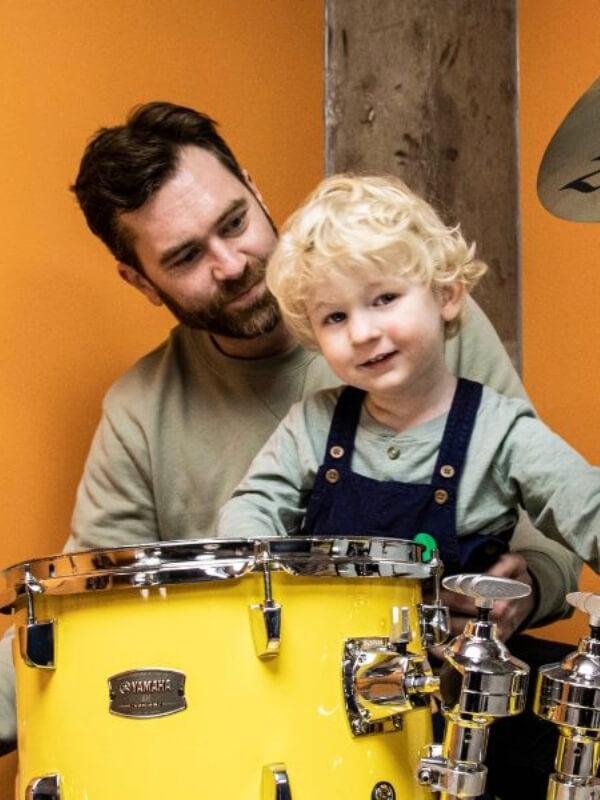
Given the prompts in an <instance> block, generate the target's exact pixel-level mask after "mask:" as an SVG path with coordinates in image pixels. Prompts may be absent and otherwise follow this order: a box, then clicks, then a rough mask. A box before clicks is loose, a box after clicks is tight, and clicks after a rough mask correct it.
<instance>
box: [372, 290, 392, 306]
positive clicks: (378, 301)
mask: <svg viewBox="0 0 600 800" xmlns="http://www.w3.org/2000/svg"><path fill="white" fill-rule="evenodd" d="M397 297H398V295H397V294H395V293H394V292H384V293H383V294H380V295H379V297H376V298H375V302H374V303H373V305H375V306H387V305H388V303H392V302H393V301H394V300H395V299H396V298H397Z"/></svg>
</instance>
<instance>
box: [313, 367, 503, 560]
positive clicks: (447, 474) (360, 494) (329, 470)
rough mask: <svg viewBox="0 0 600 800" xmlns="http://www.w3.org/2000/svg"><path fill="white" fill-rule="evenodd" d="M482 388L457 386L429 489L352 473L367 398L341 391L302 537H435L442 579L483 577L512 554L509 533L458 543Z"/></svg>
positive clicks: (359, 392) (467, 383) (466, 384)
mask: <svg viewBox="0 0 600 800" xmlns="http://www.w3.org/2000/svg"><path fill="white" fill-rule="evenodd" d="M482 388H483V387H482V385H481V384H480V383H474V382H473V381H469V380H466V379H463V378H461V379H459V381H458V384H457V387H456V392H455V394H454V398H453V400H452V405H451V407H450V411H449V413H448V418H447V421H446V425H445V428H444V434H443V437H442V442H441V444H440V449H439V454H438V458H437V462H436V465H435V470H434V473H433V478H432V480H431V483H401V482H399V481H378V480H375V479H374V478H369V477H366V476H364V475H359V474H358V473H356V472H352V468H351V467H352V453H353V451H354V439H355V436H356V429H357V427H358V422H359V418H360V412H361V408H362V404H363V401H364V398H365V392H363V391H362V390H360V389H356V388H354V387H351V386H347V387H346V388H345V389H343V390H342V392H341V394H340V396H339V398H338V402H337V405H336V407H335V411H334V414H333V419H332V421H331V427H330V429H329V436H328V440H327V449H326V453H325V460H324V462H323V464H322V465H321V466H320V468H319V471H318V473H317V476H316V479H315V484H314V488H313V491H312V494H311V497H310V501H309V504H308V508H307V511H306V518H305V521H304V527H303V533H304V534H306V535H309V536H329V537H332V536H349V537H354V536H355V537H361V536H384V537H394V538H398V539H408V540H413V539H414V538H415V536H416V535H417V534H418V533H428V534H429V535H430V536H433V538H434V539H435V541H436V542H437V546H438V548H439V551H440V555H441V557H442V561H443V562H444V566H445V574H449V573H451V572H456V571H458V570H465V569H466V568H468V569H469V570H470V571H482V570H485V569H486V568H487V567H488V566H489V565H490V564H492V563H493V562H494V561H496V560H497V559H498V557H499V556H500V555H501V554H502V553H503V552H506V550H507V549H508V545H507V542H508V540H509V539H510V535H511V534H512V530H511V531H507V532H506V533H503V534H500V535H495V536H484V535H480V534H471V535H469V536H466V537H462V538H461V539H459V538H458V536H457V533H456V497H457V491H458V484H459V482H460V476H461V474H462V470H463V467H464V463H465V458H466V455H467V449H468V447H469V442H470V439H471V434H472V432H473V427H474V425H475V418H476V416H477V410H478V408H479V404H480V401H481V392H482Z"/></svg>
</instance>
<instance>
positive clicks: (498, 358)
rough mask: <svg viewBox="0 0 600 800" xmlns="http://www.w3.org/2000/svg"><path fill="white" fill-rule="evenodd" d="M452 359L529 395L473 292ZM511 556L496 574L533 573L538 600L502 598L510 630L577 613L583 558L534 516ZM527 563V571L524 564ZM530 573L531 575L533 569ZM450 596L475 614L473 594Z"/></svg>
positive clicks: (465, 373) (502, 619) (465, 370)
mask: <svg viewBox="0 0 600 800" xmlns="http://www.w3.org/2000/svg"><path fill="white" fill-rule="evenodd" d="M446 363H447V364H448V367H449V369H450V370H451V371H452V372H453V373H454V374H455V375H458V376H460V377H464V378H470V379H471V380H475V381H480V382H481V383H485V384H487V385H488V386H491V387H492V388H493V389H495V390H496V391H497V392H500V394H503V395H505V396H507V397H520V398H523V399H526V400H528V398H527V393H526V392H525V389H524V388H523V384H522V383H521V380H520V378H519V376H518V374H517V372H516V370H515V368H514V366H513V365H512V362H511V360H510V358H509V357H508V354H507V352H506V350H505V349H504V347H503V345H502V342H501V341H500V338H499V336H498V334H497V333H496V331H495V330H494V327H493V325H492V324H491V322H490V321H489V319H488V318H487V317H486V315H485V314H484V313H483V311H482V310H481V308H480V307H479V306H478V305H477V303H476V302H475V301H474V300H473V298H471V297H469V298H468V300H467V308H466V311H465V318H464V323H463V327H462V329H461V331H460V333H459V335H458V336H455V337H454V338H453V339H450V340H449V341H448V342H447V343H446ZM511 551H513V552H512V553H511V554H510V555H511V558H505V559H504V560H502V559H501V560H500V561H499V562H498V563H497V564H496V565H494V567H493V569H492V572H493V573H494V574H495V575H499V576H500V575H502V576H504V577H513V578H516V577H517V576H518V575H521V578H520V579H521V580H522V579H523V578H525V577H527V578H528V581H527V582H531V583H532V584H533V586H534V588H535V596H536V606H535V609H534V610H533V613H532V609H531V607H530V602H531V601H526V600H523V601H517V602H514V603H511V604H498V608H497V611H498V612H499V618H498V622H499V625H500V628H501V630H503V631H504V632H505V633H508V634H509V635H510V633H514V631H515V630H517V629H518V628H520V627H521V626H522V625H523V624H524V623H525V622H526V623H527V625H543V624H546V623H547V622H551V621H552V620H555V619H561V618H563V617H566V616H569V615H570V614H571V613H572V609H571V607H570V606H569V605H568V604H567V603H566V600H565V596H566V594H568V592H573V591H576V590H577V585H578V581H579V573H580V571H581V561H580V560H579V559H578V558H577V556H576V555H575V554H574V553H572V552H570V551H569V550H567V549H566V548H565V547H563V546H562V545H560V544H559V543H558V542H554V541H550V540H548V539H546V537H544V536H543V535H542V534H541V533H540V532H539V531H536V530H535V528H534V527H533V525H532V524H531V523H530V522H529V521H528V520H524V521H523V520H522V521H520V522H519V526H518V527H517V533H516V534H515V536H514V537H513V541H512V542H511ZM525 566H526V571H525V570H524V567H525ZM528 573H529V575H528ZM457 598H458V596H457V595H452V596H450V597H448V598H446V599H447V600H448V601H450V602H451V608H452V611H453V613H456V615H457V620H456V624H457V625H460V624H461V623H462V618H461V615H462V614H465V613H466V614H470V613H471V610H472V609H471V607H470V606H468V605H465V603H466V601H467V600H468V598H464V599H457Z"/></svg>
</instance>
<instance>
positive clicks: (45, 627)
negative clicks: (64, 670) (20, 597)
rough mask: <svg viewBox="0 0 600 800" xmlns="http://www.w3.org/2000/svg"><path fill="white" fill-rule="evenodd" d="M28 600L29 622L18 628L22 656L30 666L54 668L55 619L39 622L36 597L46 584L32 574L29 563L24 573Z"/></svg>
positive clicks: (41, 592)
mask: <svg viewBox="0 0 600 800" xmlns="http://www.w3.org/2000/svg"><path fill="white" fill-rule="evenodd" d="M23 582H24V589H25V596H26V602H27V623H26V624H25V625H20V626H19V628H18V632H17V634H18V639H19V650H20V653H21V658H22V659H23V661H24V662H25V663H26V664H27V665H28V666H30V667H35V668H38V669H54V667H55V663H54V661H55V658H54V656H55V654H54V626H55V624H56V623H55V620H53V619H51V620H44V621H42V622H38V621H37V619H36V616H35V607H34V597H35V595H41V594H43V592H44V586H43V585H42V584H41V583H40V582H39V581H38V580H37V578H35V577H34V576H33V575H32V574H31V567H30V565H29V564H26V565H25V569H24V575H23Z"/></svg>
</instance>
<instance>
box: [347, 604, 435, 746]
mask: <svg viewBox="0 0 600 800" xmlns="http://www.w3.org/2000/svg"><path fill="white" fill-rule="evenodd" d="M409 641H410V629H409V628H408V609H407V608H402V609H397V608H395V609H393V617H392V632H391V634H390V637H389V638H369V639H367V638H364V639H347V640H346V642H345V644H344V657H343V662H342V680H343V688H344V700H345V704H346V715H347V717H348V721H349V723H350V729H351V731H352V733H353V734H354V736H364V735H366V734H370V733H386V732H388V731H394V730H399V729H400V728H401V727H402V715H403V714H406V713H407V712H409V711H412V710H413V709H416V708H423V707H424V706H428V705H429V695H431V694H432V693H433V692H436V691H437V690H438V689H439V679H438V678H437V677H436V676H435V675H434V674H433V672H432V669H431V667H430V665H429V662H428V661H427V658H426V657H425V655H420V654H417V653H409V652H408V651H407V649H406V645H407V644H408V642H409Z"/></svg>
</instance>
